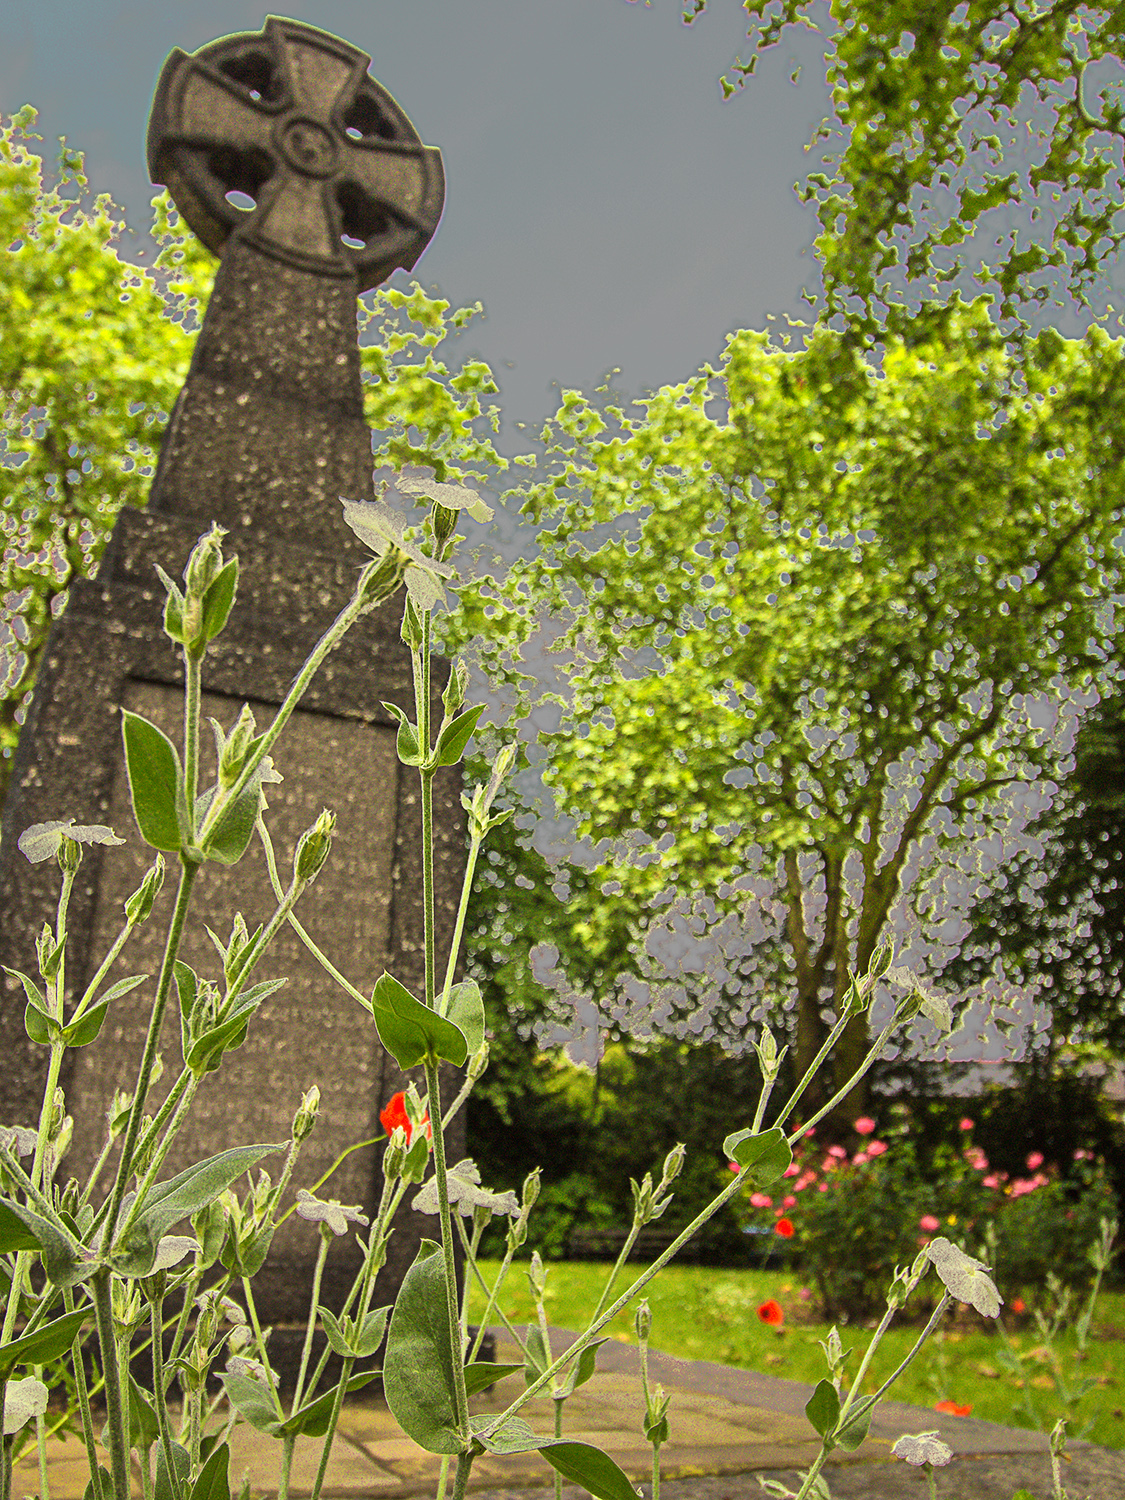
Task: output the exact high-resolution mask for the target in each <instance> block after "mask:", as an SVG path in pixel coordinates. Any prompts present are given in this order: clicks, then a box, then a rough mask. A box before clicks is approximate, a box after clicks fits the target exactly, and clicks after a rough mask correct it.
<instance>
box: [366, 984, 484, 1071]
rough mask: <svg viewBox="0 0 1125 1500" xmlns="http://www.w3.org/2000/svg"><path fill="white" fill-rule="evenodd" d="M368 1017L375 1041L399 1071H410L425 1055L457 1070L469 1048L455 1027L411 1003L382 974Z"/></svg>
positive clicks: (416, 1002)
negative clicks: (440, 1060)
mask: <svg viewBox="0 0 1125 1500" xmlns="http://www.w3.org/2000/svg"><path fill="white" fill-rule="evenodd" d="M371 1013H372V1015H373V1016H374V1017H375V1030H376V1031H377V1032H378V1033H379V1040H380V1041H381V1042H382V1044H383V1046H384V1047H385V1048H386V1049H387V1051H388V1052H389V1053H390V1054H391V1056H392V1057H393V1058H394V1060H395V1062H397V1063H398V1065H399V1067H400V1068H402V1069H404V1070H405V1069H406V1068H413V1067H415V1066H416V1065H417V1064H418V1063H420V1062H421V1061H422V1059H423V1058H424V1057H426V1056H427V1055H429V1056H432V1057H440V1058H444V1059H445V1061H446V1062H451V1063H453V1065H454V1066H455V1067H458V1068H459V1067H461V1066H462V1064H463V1063H464V1061H465V1059H466V1058H467V1057H468V1055H469V1044H468V1042H467V1041H466V1040H465V1034H464V1032H463V1031H462V1030H461V1028H460V1027H459V1026H455V1025H454V1024H453V1022H452V1021H447V1020H446V1019H445V1018H444V1017H443V1016H439V1015H438V1013H437V1012H436V1011H433V1010H430V1009H429V1007H428V1006H425V1005H423V1004H422V1002H421V1001H420V1000H415V998H414V996H413V995H412V994H411V993H410V991H409V990H408V989H405V988H404V987H403V986H402V985H401V984H399V982H398V980H397V979H392V977H391V976H390V975H389V974H387V973H385V972H384V974H383V976H382V978H380V979H378V980H377V981H376V983H375V990H374V993H373V994H372V996H371Z"/></svg>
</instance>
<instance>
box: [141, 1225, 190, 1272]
mask: <svg viewBox="0 0 1125 1500" xmlns="http://www.w3.org/2000/svg"><path fill="white" fill-rule="evenodd" d="M198 1249H199V1241H198V1240H193V1239H192V1238H191V1236H190V1235H186V1234H166V1235H165V1236H164V1238H163V1239H162V1240H161V1241H160V1243H159V1244H158V1245H157V1247H156V1259H155V1261H154V1262H153V1265H152V1270H151V1271H150V1272H149V1275H150V1276H152V1275H155V1274H156V1272H157V1271H167V1270H169V1269H170V1268H171V1267H172V1266H178V1265H179V1263H180V1261H182V1260H183V1258H184V1256H185V1255H193V1254H194V1253H195V1251H196V1250H198Z"/></svg>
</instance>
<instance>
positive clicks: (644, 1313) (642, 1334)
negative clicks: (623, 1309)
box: [633, 1297, 652, 1344]
mask: <svg viewBox="0 0 1125 1500" xmlns="http://www.w3.org/2000/svg"><path fill="white" fill-rule="evenodd" d="M633 1327H634V1328H635V1329H636V1333H637V1342H638V1343H639V1344H647V1343H648V1337H649V1334H650V1333H651V1332H652V1309H651V1308H650V1307H649V1305H648V1298H647V1297H646V1298H644V1299H643V1300H642V1302H641V1304H640V1306H639V1307H638V1308H637V1310H636V1312H635V1313H634V1314H633Z"/></svg>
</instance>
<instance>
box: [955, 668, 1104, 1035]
mask: <svg viewBox="0 0 1125 1500" xmlns="http://www.w3.org/2000/svg"><path fill="white" fill-rule="evenodd" d="M1026 833H1027V834H1028V835H1030V841H1029V842H1028V843H1027V847H1026V848H1023V849H1021V850H1020V851H1018V852H1017V853H1016V855H1015V856H1014V858H1013V859H1012V860H1011V862H1010V864H1009V865H1008V866H1007V867H1006V869H1005V872H1004V876H1003V878H1002V880H1001V882H1000V883H999V885H998V888H997V889H996V890H994V891H993V892H992V894H991V895H990V896H989V897H988V898H987V899H986V900H985V901H983V902H981V903H980V905H979V906H977V907H976V908H975V909H974V911H973V913H972V917H971V927H970V932H969V935H968V938H967V940H966V942H965V944H964V946H963V947H962V949H961V952H960V953H959V954H958V956H957V958H956V959H955V960H954V962H953V963H952V964H950V965H949V967H948V969H947V970H946V973H945V975H944V976H943V981H944V982H951V983H954V984H959V985H967V984H972V983H974V982H982V981H984V980H987V979H988V978H989V977H990V976H992V975H993V974H994V973H1000V974H1002V975H1003V976H1004V977H1005V978H1006V979H1007V980H1009V981H1010V982H1013V983H1017V984H1020V985H1024V986H1027V987H1028V988H1029V989H1036V988H1039V989H1041V990H1042V991H1043V994H1044V998H1045V1000H1046V1001H1047V1003H1049V1004H1050V1006H1051V1010H1052V1013H1053V1029H1052V1036H1051V1041H1052V1044H1053V1045H1052V1048H1051V1051H1052V1053H1056V1054H1057V1053H1058V1052H1059V1051H1061V1050H1063V1049H1065V1048H1067V1047H1068V1045H1074V1044H1079V1047H1080V1051H1081V1050H1085V1051H1087V1052H1090V1053H1092V1054H1093V1055H1099V1053H1100V1055H1102V1056H1103V1057H1104V1056H1105V1055H1107V1054H1114V1053H1116V1054H1117V1055H1121V1054H1123V1053H1125V1005H1123V1004H1122V1001H1123V1000H1125V698H1122V696H1121V694H1120V691H1119V690H1118V691H1116V692H1114V693H1112V694H1111V695H1110V696H1108V697H1106V698H1103V700H1102V701H1101V703H1099V704H1098V706H1097V707H1096V708H1094V709H1092V710H1091V711H1090V712H1089V713H1088V714H1087V715H1086V717H1085V719H1084V720H1083V723H1082V727H1081V730H1080V731H1079V733H1078V736H1077V739H1076V744H1075V764H1074V769H1073V771H1072V772H1071V773H1070V775H1068V776H1067V777H1066V778H1065V780H1064V781H1063V783H1062V787H1061V790H1060V794H1059V796H1058V797H1057V798H1056V799H1055V801H1054V803H1053V805H1052V806H1051V807H1050V808H1049V809H1048V810H1047V811H1046V812H1045V813H1043V814H1042V815H1041V816H1040V817H1038V818H1037V819H1036V820H1035V821H1034V822H1033V823H1032V824H1031V825H1030V826H1029V827H1028V829H1027V830H1026Z"/></svg>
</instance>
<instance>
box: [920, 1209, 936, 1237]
mask: <svg viewBox="0 0 1125 1500" xmlns="http://www.w3.org/2000/svg"><path fill="white" fill-rule="evenodd" d="M918 1228H919V1229H924V1230H926V1231H927V1233H929V1234H933V1232H934V1230H935V1229H940V1228H941V1220H940V1219H935V1218H934V1216H933V1214H923V1215H922V1217H921V1218H920V1219H919V1220H918Z"/></svg>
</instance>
